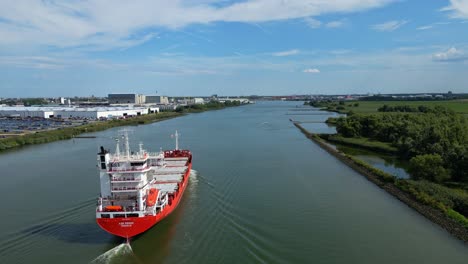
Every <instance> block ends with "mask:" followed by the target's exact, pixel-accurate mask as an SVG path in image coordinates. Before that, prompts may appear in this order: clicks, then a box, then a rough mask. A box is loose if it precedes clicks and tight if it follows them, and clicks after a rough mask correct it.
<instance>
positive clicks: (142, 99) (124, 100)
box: [107, 94, 169, 105]
mask: <svg viewBox="0 0 468 264" xmlns="http://www.w3.org/2000/svg"><path fill="white" fill-rule="evenodd" d="M107 98H108V100H109V104H111V105H126V104H134V105H143V104H162V105H166V104H169V98H168V97H167V96H160V95H143V94H109V95H108V96H107Z"/></svg>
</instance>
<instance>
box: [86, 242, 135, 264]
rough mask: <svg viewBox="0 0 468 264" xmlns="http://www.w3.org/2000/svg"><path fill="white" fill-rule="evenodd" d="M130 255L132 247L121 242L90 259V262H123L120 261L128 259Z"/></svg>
mask: <svg viewBox="0 0 468 264" xmlns="http://www.w3.org/2000/svg"><path fill="white" fill-rule="evenodd" d="M131 256H133V250H132V247H131V246H130V244H129V243H123V244H120V245H118V246H116V247H115V248H112V249H110V250H108V251H106V252H105V253H104V254H102V255H100V256H99V257H97V258H95V259H94V260H93V261H91V262H90V264H111V263H124V262H122V261H123V259H127V260H128V258H129V257H131ZM122 257H123V258H122Z"/></svg>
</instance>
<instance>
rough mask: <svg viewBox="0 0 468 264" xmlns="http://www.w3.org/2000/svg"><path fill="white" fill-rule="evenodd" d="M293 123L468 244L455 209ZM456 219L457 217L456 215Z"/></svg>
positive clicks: (390, 192)
mask: <svg viewBox="0 0 468 264" xmlns="http://www.w3.org/2000/svg"><path fill="white" fill-rule="evenodd" d="M293 123H294V125H295V126H296V127H297V128H298V129H299V130H300V131H301V132H302V133H303V134H304V135H305V136H306V137H307V138H309V139H310V140H312V141H313V142H315V143H316V144H317V145H319V146H320V147H321V148H322V149H324V150H325V151H327V152H328V153H330V154H331V155H332V156H334V157H336V158H337V159H338V160H340V161H342V162H343V163H344V164H346V165H348V166H349V167H350V168H352V169H353V170H355V171H356V172H358V173H360V174H361V175H363V176H364V177H366V178H367V179H368V180H369V181H370V182H373V183H374V184H376V185H377V186H379V187H380V188H382V189H383V190H385V191H387V192H388V193H389V194H391V195H393V196H394V197H396V198H397V199H399V200H400V201H402V202H403V203H405V204H406V205H408V206H409V207H411V208H413V209H415V210H416V211H417V212H419V213H420V214H422V215H423V216H425V217H426V218H427V219H429V220H430V221H432V222H434V223H436V224H438V225H439V226H441V227H442V228H444V229H445V230H447V231H448V232H449V233H450V234H452V235H453V236H455V237H457V238H458V239H460V240H462V241H463V242H464V243H465V245H468V228H467V227H465V225H463V224H462V223H460V222H458V221H456V220H454V219H452V218H451V217H450V215H451V214H453V212H452V211H453V210H451V209H447V208H445V207H444V206H443V205H441V204H438V203H437V202H436V201H431V200H428V197H426V196H424V194H421V193H417V191H416V190H414V189H413V188H410V187H411V186H408V185H409V184H410V183H409V182H407V181H406V180H403V179H396V178H395V177H393V176H392V175H390V174H387V173H385V172H383V171H380V170H378V169H376V168H374V167H371V166H369V165H368V164H366V163H364V162H362V161H360V160H358V159H356V158H353V157H351V156H349V155H346V154H344V153H342V152H340V151H339V150H337V149H335V148H333V147H332V146H330V145H329V144H327V143H325V142H324V141H323V140H322V139H321V138H320V137H319V136H318V135H315V134H313V133H310V132H309V131H307V130H306V129H304V128H303V127H302V126H301V125H300V124H298V123H295V122H293ZM423 201H424V202H423ZM428 203H429V204H430V205H429V204H428ZM455 213H456V212H455ZM452 217H453V216H452ZM454 218H456V216H455V217H454Z"/></svg>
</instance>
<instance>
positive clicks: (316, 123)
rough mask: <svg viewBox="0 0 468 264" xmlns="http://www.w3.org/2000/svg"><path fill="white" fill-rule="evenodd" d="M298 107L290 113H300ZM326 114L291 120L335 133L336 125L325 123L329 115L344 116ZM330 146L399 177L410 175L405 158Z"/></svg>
mask: <svg viewBox="0 0 468 264" xmlns="http://www.w3.org/2000/svg"><path fill="white" fill-rule="evenodd" d="M301 109H303V112H306V113H307V111H310V108H307V107H303V108H301ZM301 112H302V111H300V110H299V109H298V110H296V111H295V112H291V113H301ZM321 112H322V113H326V115H325V114H324V115H315V116H314V115H297V116H293V117H291V119H292V120H293V121H296V122H299V123H300V124H301V126H302V127H303V128H305V129H306V130H307V131H309V132H311V133H316V134H336V127H335V126H333V125H329V124H327V123H325V121H326V120H327V119H328V118H329V117H340V116H344V115H341V114H338V113H334V112H325V111H321ZM329 145H330V146H332V147H334V148H338V149H339V150H340V151H342V152H344V153H346V154H348V155H352V156H354V157H356V158H358V159H360V160H362V161H364V162H366V163H368V164H369V165H371V166H373V167H375V168H377V169H380V170H382V171H384V172H386V173H389V174H391V175H393V176H395V177H397V178H400V179H409V178H411V175H410V174H409V173H408V167H409V162H408V161H405V160H401V159H398V158H397V157H395V156H391V155H385V154H381V153H377V152H374V151H369V150H364V149H358V148H353V147H349V146H344V145H340V144H331V143H329Z"/></svg>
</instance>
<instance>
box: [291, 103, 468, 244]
mask: <svg viewBox="0 0 468 264" xmlns="http://www.w3.org/2000/svg"><path fill="white" fill-rule="evenodd" d="M305 104H306V105H311V106H314V107H320V108H321V110H325V111H335V112H337V111H339V112H341V113H345V114H347V116H345V117H339V118H329V119H328V120H327V121H326V122H327V123H328V124H330V125H334V126H336V130H337V133H336V134H314V133H310V132H308V131H307V130H305V129H304V128H303V127H302V126H301V125H300V124H299V123H294V125H295V126H296V127H298V128H299V129H300V130H301V132H302V133H304V134H305V135H306V136H307V137H308V138H310V139H311V140H313V141H314V142H316V143H317V144H318V145H319V146H321V147H322V148H324V149H325V150H327V151H328V152H329V153H331V154H332V155H334V156H335V157H337V158H338V159H339V160H341V161H342V162H344V163H345V164H347V165H348V166H350V167H351V168H353V169H354V170H355V171H357V172H359V173H361V174H362V175H364V176H365V177H366V178H368V179H369V180H370V181H372V182H374V183H375V184H377V185H378V186H380V187H381V188H382V189H385V190H386V191H388V192H389V193H391V194H392V195H394V196H395V197H397V198H398V199H400V200H401V201H403V202H405V203H406V204H407V205H409V206H410V207H412V208H414V209H416V210H417V211H418V212H420V213H421V214H423V215H425V216H426V217H427V218H428V219H430V220H432V221H433V222H435V223H437V224H439V225H440V226H442V227H443V228H445V229H446V230H448V231H449V232H450V233H451V234H453V235H454V236H456V237H458V238H460V239H461V240H463V241H464V242H468V219H467V217H468V119H467V118H466V116H464V115H466V114H467V113H468V102H466V101H463V102H461V101H429V102H425V101H417V102H414V101H394V102H381V101H377V102H375V101H354V102H352V103H350V102H343V101H342V102H336V101H334V102H332V101H315V102H314V101H312V102H306V103H305ZM440 104H443V105H440ZM338 108H340V109H338ZM330 144H339V145H346V146H349V147H352V148H356V149H367V150H371V151H374V152H376V153H384V154H390V155H391V156H393V157H396V158H399V159H402V160H405V161H408V162H409V168H408V170H409V174H410V175H411V179H397V178H396V177H394V176H393V175H390V174H388V173H385V172H383V171H381V170H379V169H377V168H375V167H373V166H371V165H369V164H367V163H365V162H363V161H362V160H360V159H358V158H355V157H354V156H352V155H348V154H345V153H343V152H341V151H340V150H338V149H336V148H334V147H332V145H330Z"/></svg>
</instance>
